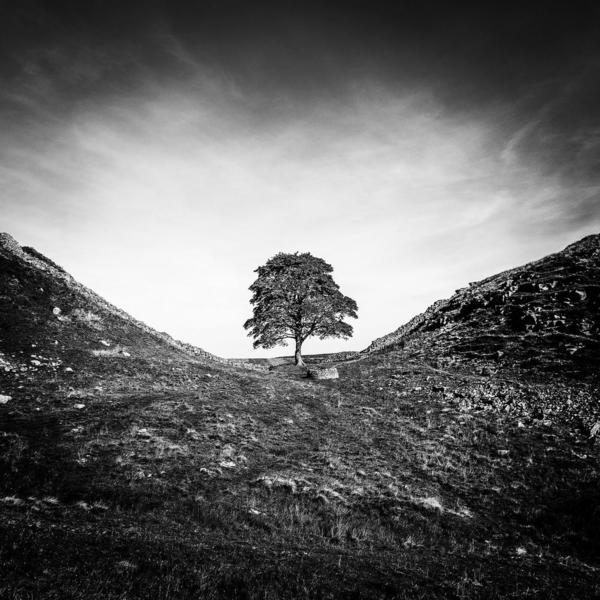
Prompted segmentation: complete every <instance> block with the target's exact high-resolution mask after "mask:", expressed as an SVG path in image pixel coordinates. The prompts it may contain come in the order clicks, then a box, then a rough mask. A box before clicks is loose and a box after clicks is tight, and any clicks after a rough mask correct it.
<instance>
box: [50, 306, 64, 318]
mask: <svg viewBox="0 0 600 600" xmlns="http://www.w3.org/2000/svg"><path fill="white" fill-rule="evenodd" d="M61 312H62V311H61V310H60V308H58V306H55V307H54V308H53V309H52V314H53V315H55V316H57V317H58V315H60V313H61Z"/></svg>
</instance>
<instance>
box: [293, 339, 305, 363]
mask: <svg viewBox="0 0 600 600" xmlns="http://www.w3.org/2000/svg"><path fill="white" fill-rule="evenodd" d="M301 349H302V341H301V340H296V353H295V354H294V361H295V364H296V365H297V366H298V367H304V361H303V360H302V354H301V352H300V351H301Z"/></svg>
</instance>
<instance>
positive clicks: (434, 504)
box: [419, 496, 444, 512]
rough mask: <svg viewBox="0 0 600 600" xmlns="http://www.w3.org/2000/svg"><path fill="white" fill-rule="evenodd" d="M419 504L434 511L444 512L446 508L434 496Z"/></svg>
mask: <svg viewBox="0 0 600 600" xmlns="http://www.w3.org/2000/svg"><path fill="white" fill-rule="evenodd" d="M419 504H422V505H423V506H424V507H425V508H430V509H432V510H439V511H440V512H444V507H443V506H442V503H441V502H440V501H439V500H438V499H437V498H434V497H433V496H430V497H428V498H422V499H421V500H419Z"/></svg>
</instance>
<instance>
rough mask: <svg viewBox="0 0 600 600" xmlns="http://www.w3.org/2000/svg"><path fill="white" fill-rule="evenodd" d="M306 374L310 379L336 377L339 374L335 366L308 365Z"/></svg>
mask: <svg viewBox="0 0 600 600" xmlns="http://www.w3.org/2000/svg"><path fill="white" fill-rule="evenodd" d="M306 376H307V377H309V378H310V379H337V378H338V377H339V376H340V375H339V373H338V370H337V369H336V367H310V368H309V369H308V372H307V374H306Z"/></svg>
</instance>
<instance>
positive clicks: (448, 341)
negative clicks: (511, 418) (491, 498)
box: [361, 235, 600, 426]
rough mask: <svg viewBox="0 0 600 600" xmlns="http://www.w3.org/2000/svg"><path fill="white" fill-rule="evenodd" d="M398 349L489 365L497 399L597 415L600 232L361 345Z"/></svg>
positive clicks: (454, 367) (509, 405)
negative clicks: (368, 344) (370, 342)
mask: <svg viewBox="0 0 600 600" xmlns="http://www.w3.org/2000/svg"><path fill="white" fill-rule="evenodd" d="M390 353H392V354H394V355H395V356H396V360H406V359H407V358H410V359H413V360H419V361H422V362H425V363H427V364H429V365H430V366H431V367H433V368H436V369H438V370H446V371H455V372H465V373H469V374H471V375H482V376H484V377H483V379H484V380H486V379H487V381H488V383H489V385H487V388H488V392H487V396H490V398H488V399H487V400H488V401H489V402H488V404H493V403H495V404H496V405H497V406H498V407H500V408H502V409H506V410H512V409H519V408H522V409H523V410H534V411H536V412H538V413H540V414H544V413H551V414H554V413H557V412H564V413H565V414H566V415H567V416H568V415H572V416H576V417H580V418H582V419H583V420H584V421H585V422H587V423H588V425H590V426H591V425H593V424H594V423H595V422H596V421H597V420H598V419H600V396H599V395H598V390H599V388H600V235H591V236H588V237H586V238H584V239H582V240H580V241H578V242H576V243H574V244H571V245H570V246H568V247H567V248H565V249H564V250H563V251H561V252H557V253H556V254H552V255H550V256H547V257H545V258H542V259H541V260H538V261H535V262H532V263H529V264H526V265H524V266H522V267H517V268H515V269H511V270H509V271H504V272H503V273H499V274H498V275H494V276H493V277H489V278H487V279H484V280H482V281H479V282H476V283H471V284H469V286H468V287H466V288H462V289H460V290H457V292H456V293H455V294H454V295H453V296H452V297H451V298H449V299H447V300H439V301H438V302H435V303H434V304H433V305H432V306H430V307H429V308H428V309H427V310H426V311H425V312H424V313H422V314H420V315H418V316H416V317H414V318H413V319H411V320H410V321H409V322H408V323H406V324H405V325H403V326H401V327H399V328H398V329H396V330H395V331H394V332H392V333H390V334H388V335H386V336H384V337H381V338H379V339H377V340H375V341H374V342H373V343H372V344H371V345H370V346H369V347H368V348H366V349H365V350H364V351H363V352H362V353H361V355H362V356H369V355H380V356H382V357H383V355H385V354H390ZM382 360H385V361H388V362H389V361H390V360H393V359H392V357H391V356H390V357H388V358H386V359H383V358H382ZM514 382H517V383H518V385H514ZM529 384H530V385H529ZM500 388H504V390H503V391H502V390H501V389H500ZM482 394H483V396H486V394H485V393H483V392H482V393H481V394H479V395H480V396H481V395H482ZM467 395H468V391H467ZM472 395H473V394H472ZM474 396H477V394H474Z"/></svg>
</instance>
